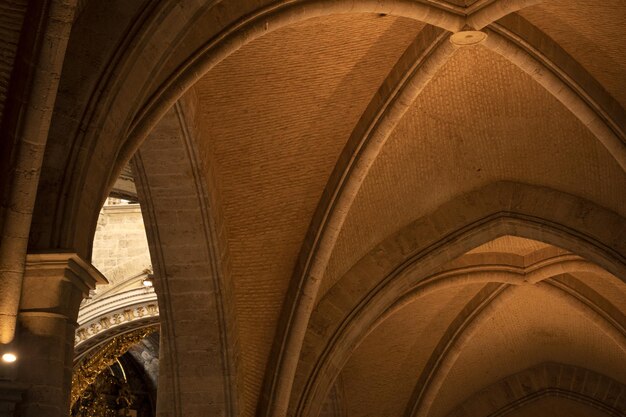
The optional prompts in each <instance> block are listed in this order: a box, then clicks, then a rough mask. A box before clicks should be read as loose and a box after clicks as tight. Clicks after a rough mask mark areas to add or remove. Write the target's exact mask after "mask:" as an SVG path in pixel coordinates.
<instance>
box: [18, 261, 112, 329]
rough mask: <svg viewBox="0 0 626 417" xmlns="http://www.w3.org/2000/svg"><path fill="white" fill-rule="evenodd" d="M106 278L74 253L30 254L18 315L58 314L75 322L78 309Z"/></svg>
mask: <svg viewBox="0 0 626 417" xmlns="http://www.w3.org/2000/svg"><path fill="white" fill-rule="evenodd" d="M106 283H107V280H106V278H105V277H104V276H103V275H102V274H101V273H100V271H98V270H97V269H96V268H95V267H94V266H93V265H92V264H91V263H90V262H87V261H85V260H84V259H82V258H81V257H80V256H78V255H77V254H75V253H65V252H62V253H58V252H57V253H33V254H28V255H27V258H26V271H25V274H24V284H23V287H22V298H21V302H20V315H28V314H50V315H60V316H63V317H65V318H67V319H70V320H72V321H76V316H77V314H78V306H79V304H80V302H81V300H82V299H83V297H86V296H87V295H88V294H89V290H90V289H94V288H95V286H96V284H106Z"/></svg>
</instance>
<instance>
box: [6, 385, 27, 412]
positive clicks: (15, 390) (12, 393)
mask: <svg viewBox="0 0 626 417" xmlns="http://www.w3.org/2000/svg"><path fill="white" fill-rule="evenodd" d="M26 387H27V386H26V385H25V384H19V383H16V382H12V381H0V417H14V416H15V408H16V406H17V405H18V404H19V403H21V402H22V398H23V395H24V393H25V392H26Z"/></svg>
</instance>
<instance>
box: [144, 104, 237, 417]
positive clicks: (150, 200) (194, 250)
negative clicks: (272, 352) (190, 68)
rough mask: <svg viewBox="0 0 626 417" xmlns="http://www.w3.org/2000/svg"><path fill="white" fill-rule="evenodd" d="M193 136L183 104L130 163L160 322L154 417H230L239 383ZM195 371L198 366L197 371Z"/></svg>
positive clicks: (223, 259) (223, 273)
mask: <svg viewBox="0 0 626 417" xmlns="http://www.w3.org/2000/svg"><path fill="white" fill-rule="evenodd" d="M196 128H197V120H196V119H195V112H194V102H193V97H189V96H188V97H187V98H186V99H185V100H184V101H183V102H181V103H178V104H177V105H176V106H175V107H174V108H173V109H172V110H171V111H170V112H168V114H167V115H166V116H165V117H164V118H163V120H162V121H161V124H160V125H159V126H158V127H157V128H156V129H155V130H154V131H153V132H152V134H151V136H150V137H149V138H148V139H147V140H146V142H145V143H144V145H143V146H142V148H141V149H140V150H139V152H138V153H137V155H136V156H135V158H134V166H135V171H136V177H137V183H138V192H139V196H140V200H141V204H142V211H143V213H144V219H145V224H146V231H147V236H148V242H149V246H150V252H151V257H152V260H153V268H154V271H155V290H156V292H157V295H158V302H159V313H160V321H161V341H162V342H161V354H160V360H161V362H160V363H161V369H160V374H161V375H160V379H159V380H160V383H159V391H158V399H159V415H163V416H184V415H188V413H190V412H192V410H193V412H203V413H209V414H212V413H217V414H221V413H225V415H227V416H236V415H238V407H239V404H238V391H237V389H236V387H237V378H238V377H239V375H238V373H237V359H236V358H237V338H236V336H235V332H236V327H235V316H234V314H233V312H232V308H233V306H232V294H231V287H230V285H231V283H230V280H229V279H228V276H227V271H228V266H227V265H228V252H227V246H226V244H225V243H224V242H223V241H221V239H220V237H221V236H223V233H221V230H220V228H221V227H222V224H221V223H220V219H219V215H218V214H217V213H218V212H219V209H218V200H217V198H216V196H215V187H212V186H211V185H210V184H211V183H210V182H208V183H207V181H211V180H212V179H211V178H206V177H205V176H204V174H203V172H204V171H202V170H201V169H199V166H198V164H199V163H200V162H199V161H198V159H197V156H196V148H195V147H196V143H195V141H196V140H197V135H198V134H199V133H198V131H197V130H196ZM207 277H208V279H207ZM199 316H202V317H203V320H198V317H199ZM199 363H202V364H204V365H203V366H202V367H201V368H196V367H197V364H199ZM192 371H193V372H192ZM185 372H187V373H189V372H191V374H192V375H193V377H189V374H187V375H185ZM190 395H193V396H194V397H195V398H196V399H195V400H194V401H193V402H190V401H188V400H187V398H188V396H190ZM200 399H201V400H200Z"/></svg>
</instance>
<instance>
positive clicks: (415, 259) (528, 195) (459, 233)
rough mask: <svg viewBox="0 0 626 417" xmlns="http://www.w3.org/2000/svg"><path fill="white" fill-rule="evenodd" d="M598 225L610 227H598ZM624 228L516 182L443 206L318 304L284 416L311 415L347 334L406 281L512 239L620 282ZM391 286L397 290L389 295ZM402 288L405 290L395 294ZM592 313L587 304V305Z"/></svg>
mask: <svg viewBox="0 0 626 417" xmlns="http://www.w3.org/2000/svg"><path fill="white" fill-rule="evenodd" d="M460 207H462V208H463V210H464V212H463V215H459V216H454V215H451V214H450V213H460V212H461V211H460V209H459V208H460ZM583 207H588V208H589V211H585V213H587V214H586V218H581V217H580V215H579V213H580V212H581V210H582V208H583ZM592 217H593V218H594V219H593V220H592ZM601 218H603V219H602V220H600V219H601ZM602 224H604V225H608V224H612V225H614V227H612V228H611V227H609V228H607V227H606V226H605V227H601V228H599V227H598V226H599V225H602ZM623 227H624V223H623V221H622V220H621V217H619V216H618V215H616V214H615V213H613V212H610V211H607V210H606V209H603V208H601V207H598V206H595V205H593V203H591V202H588V201H585V200H581V199H579V198H577V197H575V196H572V195H567V194H564V193H560V192H558V191H555V190H551V189H548V188H544V187H535V186H529V185H527V184H520V183H514V182H498V183H493V184H490V185H488V186H485V187H483V188H481V189H479V190H475V191H472V192H470V193H467V194H464V195H462V196H459V197H457V198H455V199H453V200H451V201H449V202H447V203H444V204H443V205H442V206H440V207H439V208H438V209H437V210H436V211H435V212H433V213H431V214H429V215H427V216H424V217H423V218H420V219H418V220H416V221H415V222H414V223H412V224H410V225H408V226H406V227H405V228H403V229H401V230H400V231H398V232H397V233H396V234H395V235H392V236H390V237H389V238H388V239H386V240H385V241H383V242H381V244H379V245H378V246H377V247H376V248H374V249H373V250H372V251H371V252H369V254H368V255H366V256H364V257H363V258H362V259H361V260H360V261H358V262H357V263H356V264H355V265H354V266H353V267H352V268H351V269H350V271H348V273H346V274H345V275H344V277H342V278H341V280H340V281H339V282H337V284H335V286H334V287H333V288H331V290H330V291H329V292H328V293H327V294H326V295H325V296H324V298H322V299H321V300H320V301H319V302H318V304H317V306H316V307H315V310H314V311H313V314H312V316H311V319H310V322H309V324H308V326H307V327H308V328H307V329H306V333H307V334H306V336H305V338H304V343H303V348H302V352H301V353H300V354H299V355H298V356H299V358H300V363H299V365H298V371H297V373H296V379H295V381H294V384H293V391H292V392H291V394H290V395H291V399H290V408H289V413H288V414H289V415H294V416H296V415H298V416H308V415H314V414H315V413H316V407H318V405H319V404H318V403H319V402H320V401H322V400H323V396H324V395H325V393H326V392H327V390H328V389H330V381H332V379H333V378H334V376H335V375H336V373H337V372H338V369H340V368H341V366H342V365H341V364H343V363H345V360H346V357H345V355H349V352H350V346H355V343H358V341H357V339H358V338H359V336H357V337H356V338H354V337H353V336H355V335H354V334H353V333H355V332H356V333H359V332H364V333H366V332H367V329H370V328H371V325H372V323H374V322H375V320H376V317H377V316H378V315H380V314H381V313H382V312H384V311H385V310H387V308H388V307H390V306H391V305H392V304H393V303H394V302H395V300H397V299H398V298H399V297H401V296H402V295H403V294H404V293H405V292H406V290H407V289H408V287H406V285H408V282H407V279H408V277H409V276H411V277H413V278H411V280H414V279H418V278H417V276H421V277H422V278H425V277H427V276H428V275H430V274H432V273H436V272H437V268H438V265H441V264H442V263H444V262H446V261H450V260H452V259H454V258H456V257H458V256H460V255H462V254H463V253H465V252H467V251H468V250H470V249H473V248H474V247H477V246H479V245H481V244H483V243H486V242H487V241H489V240H492V239H494V238H496V237H499V236H503V235H506V234H511V235H515V236H520V237H525V238H529V239H535V240H540V241H544V242H546V243H550V244H553V245H555V246H558V247H561V248H563V249H566V250H569V251H571V252H573V253H576V254H578V255H581V256H584V257H585V258H587V259H588V260H590V261H591V262H593V263H596V264H597V265H599V266H600V267H601V268H603V269H606V270H607V271H609V272H611V273H612V274H614V275H615V276H617V277H624V276H626V258H625V257H624V253H626V246H624V244H623V242H622V241H621V239H620V238H619V236H620V234H621V233H622V230H623ZM416 274H417V275H416ZM403 277H404V278H403ZM622 279H623V278H622ZM389 286H398V288H396V289H395V290H391V289H390V288H391V287H389ZM403 286H404V287H406V288H405V289H404V290H400V287H403ZM404 287H403V288H404ZM355 288H358V291H355ZM383 288H386V289H383ZM392 293H393V294H392ZM590 302H591V303H593V301H590ZM578 307H581V308H583V307H582V306H578ZM578 307H577V308H578ZM592 310H593V308H592V307H591V306H590V307H589V308H586V311H588V312H592ZM595 316H596V314H595V313H594V318H593V320H594V321H595V322H596V323H597V324H599V325H601V326H603V329H604V330H605V331H609V330H610V332H611V333H610V334H609V336H610V335H614V336H615V337H618V338H619V339H620V340H623V338H624V336H623V334H622V333H621V331H620V330H618V329H615V328H613V329H612V330H611V327H613V325H612V323H610V322H609V321H607V320H606V319H602V320H597V321H596V317H595ZM604 316H605V317H606V318H610V317H608V316H607V315H606V314H604ZM610 321H611V322H613V321H614V320H610ZM359 329H360V330H359ZM618 333H619V334H618ZM347 334H352V336H347ZM322 381H324V382H322Z"/></svg>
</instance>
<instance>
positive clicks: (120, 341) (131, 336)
mask: <svg viewBox="0 0 626 417" xmlns="http://www.w3.org/2000/svg"><path fill="white" fill-rule="evenodd" d="M157 329H158V327H157V326H150V327H147V328H142V329H138V330H135V331H132V332H130V333H125V334H122V335H120V336H117V337H115V338H114V339H112V340H111V341H110V342H108V343H107V344H106V345H105V346H103V347H102V348H101V349H99V350H98V351H96V352H95V353H94V354H93V355H91V356H90V357H88V358H85V359H84V360H82V361H80V362H79V363H77V364H76V365H74V372H73V374H72V395H71V402H70V403H71V405H72V406H73V405H74V404H75V403H76V401H77V400H78V399H79V398H80V396H81V395H82V394H83V393H84V392H85V390H86V389H87V388H88V387H89V385H90V384H92V383H93V382H94V381H95V380H96V377H97V376H98V375H99V374H100V373H101V372H102V371H104V370H105V369H106V368H107V367H108V366H110V365H112V364H113V363H114V362H115V361H116V360H117V359H118V358H119V357H120V356H122V355H123V354H124V353H126V351H128V349H130V347H132V346H133V345H135V344H136V343H138V342H139V341H140V340H141V339H143V338H144V337H146V336H148V335H149V334H151V333H152V332H154V331H156V330H157Z"/></svg>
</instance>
